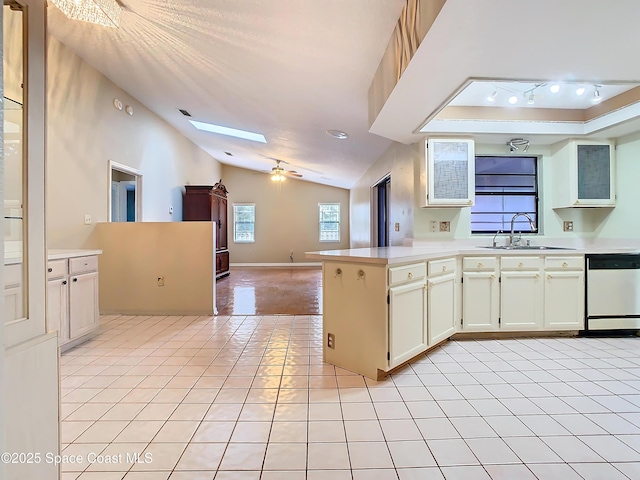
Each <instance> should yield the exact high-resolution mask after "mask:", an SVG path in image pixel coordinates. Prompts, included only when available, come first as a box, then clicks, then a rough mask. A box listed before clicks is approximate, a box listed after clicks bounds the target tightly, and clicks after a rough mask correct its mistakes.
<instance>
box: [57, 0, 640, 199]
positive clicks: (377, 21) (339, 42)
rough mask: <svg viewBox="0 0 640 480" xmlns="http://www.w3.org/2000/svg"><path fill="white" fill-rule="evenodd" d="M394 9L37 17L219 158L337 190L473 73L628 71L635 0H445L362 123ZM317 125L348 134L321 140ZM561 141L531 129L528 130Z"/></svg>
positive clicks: (543, 78) (147, 6)
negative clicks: (104, 20)
mask: <svg viewBox="0 0 640 480" xmlns="http://www.w3.org/2000/svg"><path fill="white" fill-rule="evenodd" d="M423 1H428V0H423ZM403 4H404V1H403V0H375V1H371V0H322V1H318V0H271V1H265V0H181V1H178V0H126V1H125V2H124V12H123V14H122V20H121V27H120V28H119V29H117V30H116V29H110V28H102V27H97V26H95V25H91V24H86V23H81V22H74V21H71V20H68V19H67V18H66V17H64V16H63V15H62V14H61V13H60V12H59V11H58V10H57V9H56V8H55V7H53V6H52V7H51V8H50V9H49V23H50V25H49V28H50V32H51V34H52V35H53V36H55V37H56V38H58V39H59V40H60V41H62V42H63V43H64V44H66V45H67V46H69V47H70V48H71V49H73V50H74V51H75V52H76V53H77V54H78V55H79V56H80V57H82V58H83V59H84V60H85V61H86V62H88V63H89V64H90V65H92V66H94V67H95V68H96V69H97V70H99V71H101V72H102V73H104V74H105V75H106V76H107V77H108V78H109V79H111V80H112V81H113V82H114V83H116V84H117V85H118V86H120V87H121V88H123V89H124V90H126V91H127V92H129V93H130V94H131V95H133V96H134V97H136V98H137V99H138V100H139V101H141V102H142V103H143V104H145V105H146V106H147V107H148V108H149V109H151V110H152V111H153V112H155V113H156V114H158V115H159V116H160V117H162V118H163V119H165V120H166V121H167V122H168V123H169V124H171V125H173V126H174V127H175V128H176V129H177V130H178V131H180V132H181V133H182V134H184V135H185V136H186V137H187V138H189V139H191V140H192V141H193V142H194V143H196V144H197V145H199V146H200V147H202V148H203V149H204V150H205V151H207V152H209V153H210V154H211V155H212V156H214V157H215V158H216V159H218V160H219V161H221V162H223V163H228V164H232V165H236V166H240V167H245V168H252V169H256V170H269V169H271V167H273V166H274V165H275V163H274V161H273V160H271V159H270V157H273V158H278V159H282V160H284V161H286V162H288V163H289V165H287V169H293V170H296V171H298V172H300V173H302V174H303V175H304V179H305V180H311V181H315V182H319V183H325V184H329V185H335V186H340V187H345V188H349V187H351V186H353V185H354V183H355V182H356V181H357V180H358V178H359V177H360V176H361V175H362V174H363V173H364V172H365V171H366V170H367V168H368V167H369V166H370V165H371V164H372V163H373V162H375V160H376V159H377V158H378V157H379V156H380V154H381V153H382V152H384V150H385V149H386V148H387V147H388V146H389V145H390V143H391V141H392V140H395V141H399V142H403V143H413V142H416V141H418V140H420V139H421V138H423V137H424V135H425V133H421V132H420V129H421V128H422V127H423V126H424V124H425V123H426V122H427V121H428V120H431V119H433V118H436V116H437V115H438V114H439V113H441V112H444V110H443V109H444V107H445V106H446V105H447V104H448V103H449V102H450V101H451V100H452V99H454V97H455V95H456V94H457V93H458V92H460V91H461V90H462V89H463V88H464V87H465V86H466V85H468V84H469V82H470V81H471V80H479V81H489V82H494V81H509V82H513V81H517V82H533V83H534V84H535V83H543V82H552V81H565V82H587V83H589V84H590V85H595V84H604V83H639V81H640V62H636V61H634V57H633V52H634V48H635V46H637V45H640V29H638V28H637V25H638V24H639V23H640V3H638V1H637V0H616V1H615V2H608V3H606V4H603V3H602V2H601V1H598V0H581V1H580V2H568V1H564V2H560V1H558V0H536V2H523V1H514V0H483V1H482V2H479V1H477V0H447V2H446V3H445V5H444V7H443V8H442V10H441V12H440V14H439V16H438V18H437V19H436V21H435V22H434V24H433V26H432V27H431V29H430V31H429V32H428V34H427V36H426V37H425V38H424V40H423V41H422V43H421V45H420V48H419V49H418V51H417V53H416V55H415V56H414V57H413V59H412V61H411V63H410V65H409V67H408V68H407V70H406V71H405V73H404V74H403V76H402V78H401V79H400V81H399V83H398V85H397V86H396V88H395V89H394V90H393V92H392V93H391V96H390V97H389V99H388V100H387V102H386V103H385V105H384V107H383V108H382V110H381V112H380V113H379V115H378V116H377V118H376V119H375V121H374V123H373V125H372V126H371V128H370V125H369V121H368V98H367V96H368V89H369V86H370V84H371V81H372V79H373V77H374V73H375V71H376V69H377V67H378V64H379V62H380V60H381V58H382V55H383V52H384V50H385V48H386V46H387V44H388V42H389V39H390V37H391V34H392V31H393V29H394V27H395V25H396V22H397V19H398V17H399V15H400V12H401V9H402V6H403ZM178 109H185V110H187V111H188V112H189V113H190V114H191V115H192V119H193V120H198V121H204V122H211V123H215V124H219V125H224V126H227V127H232V128H238V129H242V130H247V131H251V132H257V133H261V134H263V135H264V136H265V137H266V139H267V143H266V144H261V143H254V142H250V141H247V140H240V139H234V138H231V137H226V136H223V135H219V134H213V133H207V132H201V131H198V130H196V129H195V128H194V127H193V126H192V125H191V124H190V123H189V122H188V119H187V117H185V116H183V115H182V114H181V113H180V112H179V111H178ZM636 122H637V120H632V119H627V120H625V121H624V122H623V123H622V124H621V125H622V126H619V128H618V129H617V130H615V129H614V130H606V129H600V130H598V132H597V133H598V134H600V135H608V136H616V135H622V134H625V133H629V132H631V131H634V130H639V129H640V125H638V124H637V123H636ZM534 124H535V122H523V121H521V122H519V123H518V124H516V126H515V127H513V128H515V129H517V131H518V130H519V131H520V133H522V134H528V133H530V134H532V135H534V137H535V135H536V134H535V132H531V131H528V130H527V129H528V128H529V127H531V125H534ZM485 127H486V124H485ZM447 128H449V127H447ZM473 128H476V129H477V131H476V132H475V133H477V135H474V136H476V138H478V139H479V140H484V141H491V142H501V141H503V140H506V139H508V138H511V137H513V136H514V132H513V131H512V130H511V129H506V128H505V127H504V125H502V127H501V126H500V125H498V126H496V127H492V129H493V130H492V131H483V130H482V129H481V128H479V127H477V126H476V127H473ZM473 128H471V130H470V131H468V132H466V133H467V134H472V135H473V134H474V131H473ZM500 128H503V131H501V130H500ZM330 129H335V130H342V131H344V132H346V133H348V135H349V138H348V139H346V140H337V139H335V138H332V137H330V136H329V135H327V134H326V131H327V130H330ZM455 130H456V129H455V126H454V127H451V128H449V131H448V133H456V132H455ZM552 133H554V132H552ZM565 136H566V135H565ZM560 138H561V136H558V135H553V134H551V135H542V134H538V137H537V141H539V142H547V143H550V142H553V141H557V140H558V139H560ZM534 142H535V140H534ZM225 152H228V153H230V154H232V156H230V155H228V154H227V153H225Z"/></svg>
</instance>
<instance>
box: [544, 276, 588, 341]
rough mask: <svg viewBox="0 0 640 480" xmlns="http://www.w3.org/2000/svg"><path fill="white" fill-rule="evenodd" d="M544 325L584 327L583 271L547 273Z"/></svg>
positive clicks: (553, 328)
mask: <svg viewBox="0 0 640 480" xmlns="http://www.w3.org/2000/svg"><path fill="white" fill-rule="evenodd" d="M544 327H545V328H546V329H552V330H582V329H583V328H584V273H583V272H582V271H574V272H547V273H546V275H545V282H544Z"/></svg>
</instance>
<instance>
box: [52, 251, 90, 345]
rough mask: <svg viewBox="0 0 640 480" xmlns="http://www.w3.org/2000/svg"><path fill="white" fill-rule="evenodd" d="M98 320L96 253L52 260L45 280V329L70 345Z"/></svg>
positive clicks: (62, 343)
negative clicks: (55, 333)
mask: <svg viewBox="0 0 640 480" xmlns="http://www.w3.org/2000/svg"><path fill="white" fill-rule="evenodd" d="M98 324H99V315H98V257H97V256H95V255H92V256H88V257H75V258H69V259H61V260H52V261H50V262H49V267H48V280H47V331H48V332H52V331H57V332H58V344H59V345H60V346H61V347H62V346H63V345H66V344H68V347H67V348H69V347H71V346H73V345H75V344H76V343H78V341H81V340H80V339H82V338H83V337H84V336H86V335H87V334H90V333H91V332H93V331H94V330H95V329H96V328H97V327H98Z"/></svg>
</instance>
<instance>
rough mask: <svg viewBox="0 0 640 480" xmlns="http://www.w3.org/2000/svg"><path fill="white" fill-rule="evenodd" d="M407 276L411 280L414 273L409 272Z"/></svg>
mask: <svg viewBox="0 0 640 480" xmlns="http://www.w3.org/2000/svg"><path fill="white" fill-rule="evenodd" d="M407 278H408V279H409V280H411V279H412V278H413V273H411V272H409V274H408V275H407Z"/></svg>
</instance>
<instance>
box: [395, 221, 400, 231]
mask: <svg viewBox="0 0 640 480" xmlns="http://www.w3.org/2000/svg"><path fill="white" fill-rule="evenodd" d="M395 230H396V232H399V231H400V223H399V222H396V226H395Z"/></svg>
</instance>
